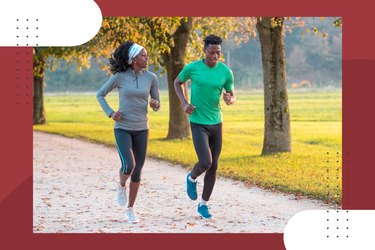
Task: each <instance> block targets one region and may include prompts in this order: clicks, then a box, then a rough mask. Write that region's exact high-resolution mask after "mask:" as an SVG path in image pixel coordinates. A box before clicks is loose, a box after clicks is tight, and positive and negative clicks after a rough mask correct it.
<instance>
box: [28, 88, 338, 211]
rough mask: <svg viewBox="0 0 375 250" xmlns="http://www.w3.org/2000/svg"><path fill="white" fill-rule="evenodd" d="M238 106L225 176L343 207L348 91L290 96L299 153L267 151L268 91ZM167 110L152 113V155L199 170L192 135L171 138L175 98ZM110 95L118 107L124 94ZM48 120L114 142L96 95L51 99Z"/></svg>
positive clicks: (227, 120) (52, 129) (60, 130)
mask: <svg viewBox="0 0 375 250" xmlns="http://www.w3.org/2000/svg"><path fill="white" fill-rule="evenodd" d="M237 95H238V97H237V102H236V104H235V105H233V106H229V107H228V106H226V105H225V104H222V109H223V116H224V127H223V128H224V138H223V150H222V153H221V157H220V162H219V170H218V173H219V175H221V176H225V177H230V178H233V179H238V180H242V181H244V182H245V183H247V184H249V185H252V184H256V185H259V186H262V187H266V188H270V189H275V190H280V191H284V192H291V193H294V194H297V195H304V196H308V197H313V198H317V199H321V200H324V201H328V202H331V203H336V204H341V190H342V189H341V181H342V178H341V173H342V172H341V165H342V162H341V159H342V158H341V152H342V149H341V146H342V135H341V134H342V127H341V125H342V123H341V117H342V112H341V111H342V109H341V97H342V95H341V92H339V91H336V92H322V91H321V92H311V93H290V94H289V104H290V114H291V134H292V153H280V154H275V155H270V156H267V157H263V156H260V153H261V150H262V145H263V132H264V127H263V126H264V116H263V94H262V93H250V94H249V93H237ZM161 98H162V100H161V103H162V108H161V110H160V111H159V112H156V113H154V112H152V111H150V112H149V116H150V140H149V146H148V155H149V156H151V157H155V158H159V159H164V160H167V161H170V162H173V163H177V164H181V165H183V166H185V167H187V168H191V167H192V166H193V165H194V164H195V162H196V160H197V157H196V154H195V151H194V147H193V143H192V141H191V139H190V138H189V139H186V140H166V139H165V137H166V135H167V131H168V114H169V113H168V112H169V107H168V105H169V104H168V95H167V93H162V96H161ZM107 100H108V101H109V103H110V105H112V107H113V108H114V109H116V107H117V105H118V104H117V102H118V97H117V95H116V93H112V94H110V95H109V96H108V98H107ZM45 105H46V112H47V120H48V124H46V125H37V126H34V129H35V130H38V131H45V132H49V133H56V134H62V135H65V136H68V137H74V138H82V139H87V140H90V141H94V142H99V143H104V144H107V145H112V146H113V145H114V136H113V122H112V121H111V120H110V119H109V118H107V117H106V116H105V114H104V112H103V111H102V109H101V107H100V106H99V104H98V102H97V100H96V98H95V95H94V94H92V95H63V96H46V97H45Z"/></svg>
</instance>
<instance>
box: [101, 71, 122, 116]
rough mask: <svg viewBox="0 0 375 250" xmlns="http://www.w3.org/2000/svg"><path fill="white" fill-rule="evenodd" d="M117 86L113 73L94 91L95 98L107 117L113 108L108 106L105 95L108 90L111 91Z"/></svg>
mask: <svg viewBox="0 0 375 250" xmlns="http://www.w3.org/2000/svg"><path fill="white" fill-rule="evenodd" d="M117 87H118V77H117V76H116V75H113V76H112V77H111V78H110V79H109V80H108V81H107V82H105V83H104V84H103V86H102V87H101V88H100V89H99V90H98V92H97V93H96V99H98V102H99V104H100V106H101V107H102V109H103V111H104V113H105V114H106V115H107V117H109V116H110V115H111V114H112V112H114V111H113V109H112V108H111V107H110V106H109V104H108V102H107V100H106V99H105V97H106V96H107V94H108V93H109V92H111V91H112V90H113V89H114V88H117Z"/></svg>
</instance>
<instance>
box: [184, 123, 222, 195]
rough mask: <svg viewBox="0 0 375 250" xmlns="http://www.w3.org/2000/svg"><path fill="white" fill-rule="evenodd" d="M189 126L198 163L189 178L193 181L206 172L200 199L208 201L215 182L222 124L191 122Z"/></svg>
mask: <svg viewBox="0 0 375 250" xmlns="http://www.w3.org/2000/svg"><path fill="white" fill-rule="evenodd" d="M190 125H191V133H192V135H193V142H194V148H195V152H196V153H197V156H198V162H197V163H196V164H195V166H194V168H193V170H192V171H191V177H192V178H193V179H195V178H197V177H198V176H200V175H201V174H203V172H206V174H205V176H204V186H203V193H202V198H203V200H205V201H208V200H209V199H210V196H211V193H212V190H213V189H214V185H215V180H216V169H217V165H218V161H219V156H220V152H221V146H222V135H223V132H222V123H219V124H215V125H202V124H196V123H192V122H191V123H190Z"/></svg>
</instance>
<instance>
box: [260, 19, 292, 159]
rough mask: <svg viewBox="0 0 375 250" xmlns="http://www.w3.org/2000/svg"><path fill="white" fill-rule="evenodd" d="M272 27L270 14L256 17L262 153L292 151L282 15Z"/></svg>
mask: <svg viewBox="0 0 375 250" xmlns="http://www.w3.org/2000/svg"><path fill="white" fill-rule="evenodd" d="M278 20H279V26H277V27H274V28H272V27H271V18H270V17H265V18H264V17H263V18H258V22H257V25H256V28H257V31H258V33H259V39H260V43H261V48H262V62H263V81H264V113H265V125H264V141H263V149H262V155H267V154H272V153H277V152H291V150H292V149H291V138H290V117H289V104H288V92H287V84H286V62H285V52H284V31H283V19H282V18H278Z"/></svg>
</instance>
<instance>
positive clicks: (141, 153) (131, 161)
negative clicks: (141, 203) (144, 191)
mask: <svg viewBox="0 0 375 250" xmlns="http://www.w3.org/2000/svg"><path fill="white" fill-rule="evenodd" d="M115 138H116V146H117V149H118V153H119V155H120V159H121V172H122V173H123V174H126V175H130V174H131V181H132V182H140V181H141V171H142V167H143V164H144V163H145V159H146V151H147V142H148V130H141V131H129V130H124V129H117V128H116V129H115Z"/></svg>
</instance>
